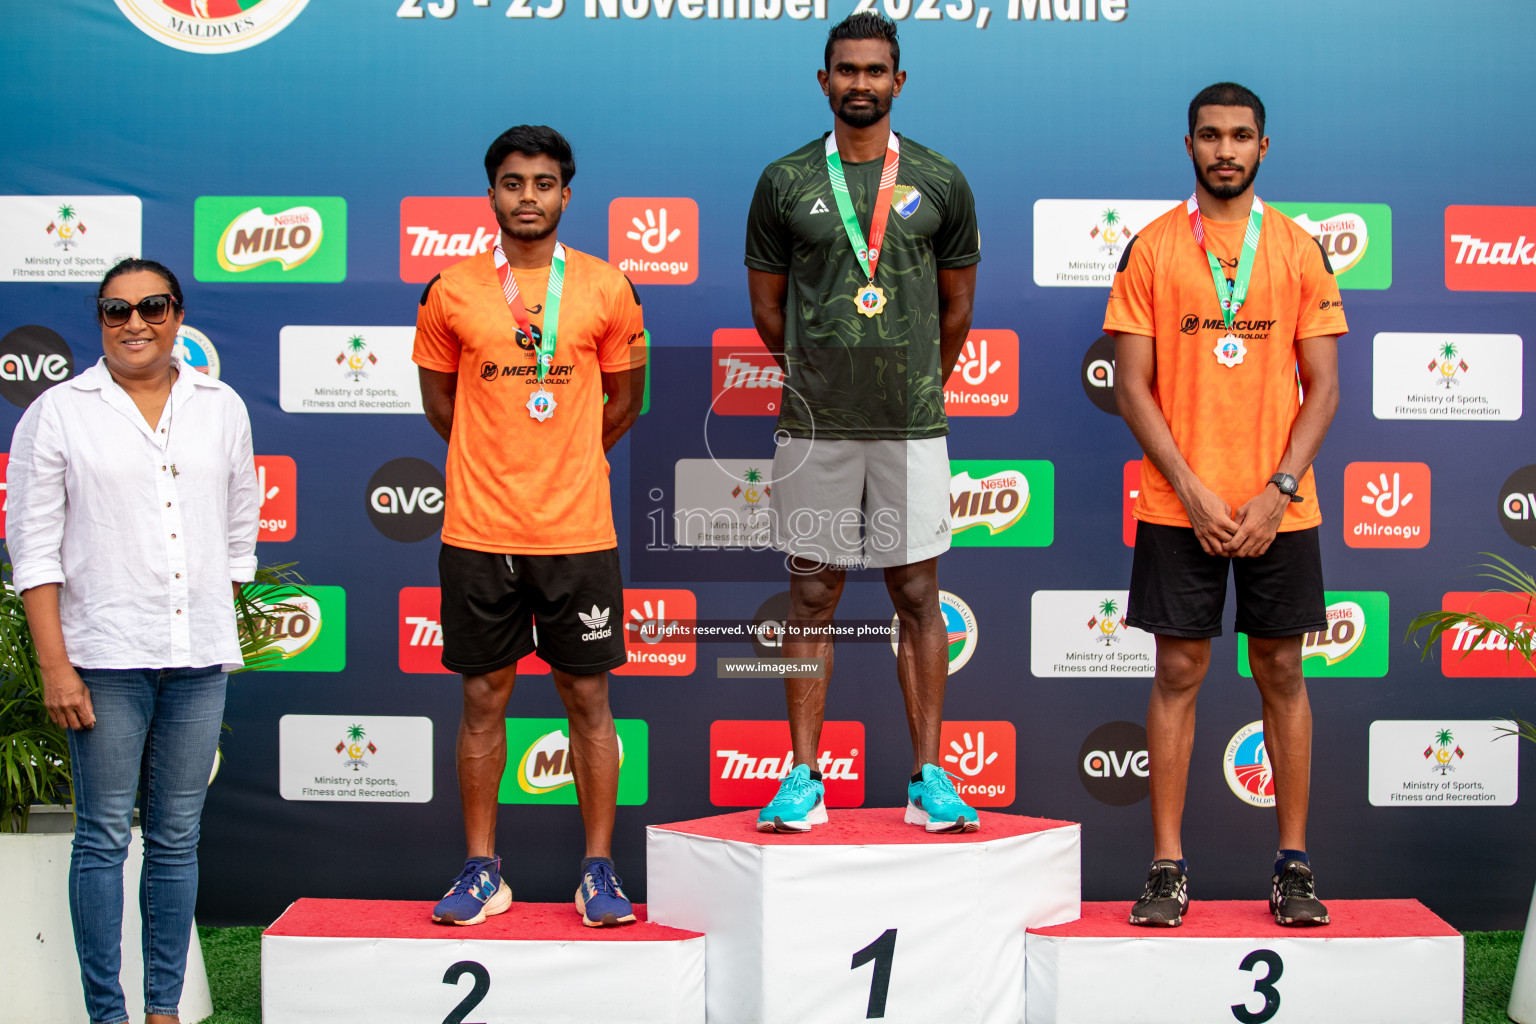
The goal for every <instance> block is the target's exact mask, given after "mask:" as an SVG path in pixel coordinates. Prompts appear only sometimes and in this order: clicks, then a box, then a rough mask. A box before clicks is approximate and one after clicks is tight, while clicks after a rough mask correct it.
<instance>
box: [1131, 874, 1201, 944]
mask: <svg viewBox="0 0 1536 1024" xmlns="http://www.w3.org/2000/svg"><path fill="white" fill-rule="evenodd" d="M1188 910H1189V876H1188V875H1186V874H1184V872H1182V871H1180V870H1179V862H1178V861H1174V860H1155V861H1153V862H1152V870H1151V872H1149V873H1148V875H1147V887H1146V889H1145V890H1143V891H1142V894H1141V899H1139V900H1137V901H1136V905H1135V906H1134V907H1132V908H1131V924H1145V925H1152V926H1154V927H1162V928H1177V927H1178V926H1179V925H1180V924H1182V923H1183V921H1184V914H1185V912H1186V911H1188Z"/></svg>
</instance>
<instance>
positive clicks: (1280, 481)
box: [1269, 473, 1301, 501]
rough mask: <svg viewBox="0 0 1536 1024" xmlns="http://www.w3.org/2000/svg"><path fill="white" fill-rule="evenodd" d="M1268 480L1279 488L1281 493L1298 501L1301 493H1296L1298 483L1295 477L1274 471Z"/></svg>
mask: <svg viewBox="0 0 1536 1024" xmlns="http://www.w3.org/2000/svg"><path fill="white" fill-rule="evenodd" d="M1269 482H1270V483H1272V484H1274V485H1275V486H1276V487H1277V488H1279V489H1280V493H1281V494H1285V495H1289V496H1290V499H1291V500H1292V501H1300V500H1301V495H1299V494H1297V493H1296V488H1297V486H1298V484H1297V483H1296V478H1295V477H1293V476H1291V474H1289V473H1276V474H1275V475H1274V476H1272V477H1270V478H1269Z"/></svg>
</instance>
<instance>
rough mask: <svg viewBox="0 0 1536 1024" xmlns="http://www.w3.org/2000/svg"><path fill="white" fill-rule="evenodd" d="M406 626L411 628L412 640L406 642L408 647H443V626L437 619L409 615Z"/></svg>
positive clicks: (406, 618)
mask: <svg viewBox="0 0 1536 1024" xmlns="http://www.w3.org/2000/svg"><path fill="white" fill-rule="evenodd" d="M405 624H406V625H407V626H410V627H411V638H410V639H409V640H407V641H406V646H408V647H441V646H443V625H442V623H440V622H438V621H437V620H436V619H429V618H427V617H426V616H425V615H407V616H406V617H405Z"/></svg>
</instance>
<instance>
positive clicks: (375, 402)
mask: <svg viewBox="0 0 1536 1024" xmlns="http://www.w3.org/2000/svg"><path fill="white" fill-rule="evenodd" d="M415 337H416V328H415V327H414V326H404V325H402V326H389V327H378V326H372V327H358V326H347V325H335V326H332V325H324V326H317V325H294V324H290V325H287V326H285V327H283V328H282V330H280V331H278V336H277V339H278V340H277V346H278V402H279V404H280V405H281V406H282V409H283V411H284V412H339V413H381V412H387V413H416V414H420V413H421V411H422V407H421V386H420V382H419V381H418V380H417V374H416V366H415V364H414V363H412V362H411V346H412V343H413V341H414V339H415Z"/></svg>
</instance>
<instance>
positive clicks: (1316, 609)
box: [1125, 523, 1328, 640]
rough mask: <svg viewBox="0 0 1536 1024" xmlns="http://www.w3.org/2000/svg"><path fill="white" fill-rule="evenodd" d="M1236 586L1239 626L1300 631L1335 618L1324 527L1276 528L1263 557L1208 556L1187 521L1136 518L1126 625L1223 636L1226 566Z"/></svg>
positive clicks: (1265, 631) (1269, 633)
mask: <svg viewBox="0 0 1536 1024" xmlns="http://www.w3.org/2000/svg"><path fill="white" fill-rule="evenodd" d="M1229 565H1230V566H1231V567H1232V576H1233V580H1234V582H1235V585H1236V589H1237V631H1238V632H1239V633H1247V634H1248V635H1249V636H1258V637H1284V636H1296V635H1297V634H1300V633H1310V632H1312V631H1313V630H1317V629H1323V628H1325V627H1326V626H1327V624H1328V616H1327V604H1326V602H1325V601H1324V599H1323V560H1322V553H1321V551H1320V549H1319V546H1318V539H1317V528H1316V527H1313V528H1312V529H1310V530H1290V531H1287V532H1285V533H1277V534H1275V540H1274V543H1272V544H1270V546H1269V550H1268V551H1266V552H1264V553H1263V554H1262V555H1260V556H1259V557H1257V558H1227V557H1226V556H1224V555H1208V554H1206V553H1205V549H1204V548H1202V547H1201V546H1200V540H1199V538H1198V537H1196V536H1195V531H1194V530H1193V529H1192V528H1190V527H1188V526H1163V525H1161V524H1158V523H1137V524H1136V552H1135V554H1134V555H1133V556H1132V560H1131V593H1130V600H1129V601H1127V602H1126V616H1125V621H1126V624H1127V625H1131V626H1135V627H1136V628H1138V629H1144V630H1146V631H1147V632H1148V633H1156V634H1158V635H1161V636H1176V637H1186V638H1189V639H1193V640H1199V639H1204V638H1206V637H1213V636H1220V635H1221V613H1222V608H1223V606H1224V605H1225V604H1226V599H1227V567H1228V566H1229Z"/></svg>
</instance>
